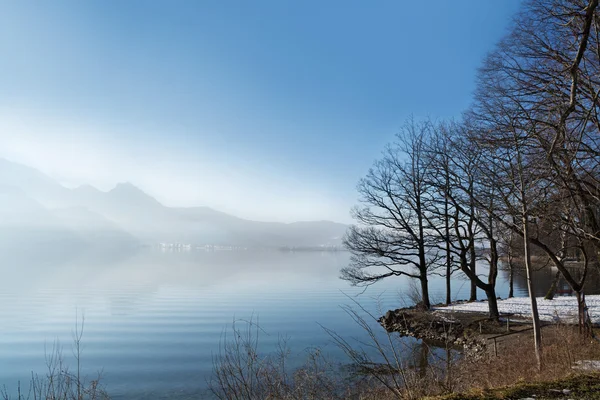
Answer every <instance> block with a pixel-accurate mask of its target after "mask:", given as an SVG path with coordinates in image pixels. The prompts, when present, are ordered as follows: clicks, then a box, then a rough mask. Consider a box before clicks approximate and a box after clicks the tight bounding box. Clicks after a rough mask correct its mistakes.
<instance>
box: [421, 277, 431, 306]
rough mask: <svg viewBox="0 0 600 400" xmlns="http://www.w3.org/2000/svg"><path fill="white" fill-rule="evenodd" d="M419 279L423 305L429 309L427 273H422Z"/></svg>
mask: <svg viewBox="0 0 600 400" xmlns="http://www.w3.org/2000/svg"><path fill="white" fill-rule="evenodd" d="M419 280H420V281H421V295H422V296H423V299H422V301H423V307H424V308H425V309H426V310H429V309H430V308H431V303H430V301H429V282H428V281H427V273H425V274H422V275H421V278H420V279H419Z"/></svg>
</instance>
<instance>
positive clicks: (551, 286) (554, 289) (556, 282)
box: [544, 271, 560, 300]
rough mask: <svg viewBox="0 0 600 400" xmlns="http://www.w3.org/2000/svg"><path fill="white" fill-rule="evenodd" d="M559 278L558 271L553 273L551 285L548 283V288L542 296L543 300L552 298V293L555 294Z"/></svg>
mask: <svg viewBox="0 0 600 400" xmlns="http://www.w3.org/2000/svg"><path fill="white" fill-rule="evenodd" d="M559 279H560V271H556V275H554V279H553V280H552V285H550V289H548V292H547V293H546V296H545V297H544V299H545V300H553V299H554V295H555V294H556V287H557V286H558V280H559Z"/></svg>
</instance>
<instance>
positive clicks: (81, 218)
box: [0, 158, 347, 248]
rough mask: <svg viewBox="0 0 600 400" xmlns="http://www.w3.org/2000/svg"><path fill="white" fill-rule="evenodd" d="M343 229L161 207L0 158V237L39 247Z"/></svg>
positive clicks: (292, 235) (237, 239)
mask: <svg viewBox="0 0 600 400" xmlns="http://www.w3.org/2000/svg"><path fill="white" fill-rule="evenodd" d="M15 210H19V212H15ZM32 215H33V216H35V217H31V216H32ZM346 228H347V227H346V225H344V224H339V223H335V222H330V221H308V222H294V223H279V222H260V221H251V220H246V219H243V218H239V217H236V216H233V215H229V214H226V213H223V212H220V211H217V210H214V209H212V208H209V207H189V208H182V207H167V206H164V205H163V204H161V203H160V202H159V201H157V200H156V199H155V198H154V197H152V196H150V195H148V194H147V193H145V192H144V191H143V190H141V189H140V188H138V187H137V186H135V185H133V184H132V183H129V182H127V183H119V184H117V185H116V186H115V187H114V188H113V189H112V190H110V191H108V192H104V191H101V190H99V189H96V188H94V187H93V186H90V185H83V186H80V187H77V188H75V189H69V188H66V187H64V186H62V185H61V184H60V183H58V182H57V181H55V180H54V179H52V178H50V177H49V176H47V175H45V174H43V173H42V172H41V171H38V170H37V169H35V168H31V167H28V166H25V165H22V164H18V163H14V162H11V161H8V160H6V159H2V158H0V240H2V239H6V242H5V243H12V242H14V241H15V238H16V237H19V238H21V239H18V240H21V241H22V240H24V239H22V238H26V237H27V232H34V231H35V232H36V235H37V236H36V235H33V234H32V235H33V236H32V237H36V238H37V239H36V240H37V241H40V237H39V236H40V235H42V236H43V233H44V232H46V233H47V238H46V239H43V240H42V241H43V242H44V241H45V243H46V244H48V243H56V242H57V238H61V237H65V238H68V240H70V241H72V242H73V243H76V242H77V245H80V243H88V244H98V243H102V244H105V245H107V244H132V243H139V244H147V245H153V244H158V243H182V244H191V245H194V246H201V245H223V246H243V247H304V248H309V247H323V246H327V247H335V246H340V245H341V239H342V236H343V235H344V233H345V231H346ZM17 232H19V235H21V236H19V235H17V234H16V233H17ZM65 240H67V239H65ZM59 242H60V240H59Z"/></svg>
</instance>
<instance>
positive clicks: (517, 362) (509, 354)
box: [456, 325, 600, 390]
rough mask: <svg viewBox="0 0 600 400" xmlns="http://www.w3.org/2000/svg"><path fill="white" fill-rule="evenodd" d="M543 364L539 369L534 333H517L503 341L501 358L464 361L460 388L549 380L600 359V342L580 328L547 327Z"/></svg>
mask: <svg viewBox="0 0 600 400" xmlns="http://www.w3.org/2000/svg"><path fill="white" fill-rule="evenodd" d="M542 338H543V342H542V343H543V349H542V357H543V366H542V369H541V370H538V368H537V365H536V360H535V357H534V355H533V338H532V337H531V333H530V332H524V333H522V334H518V335H514V336H513V338H512V339H511V340H510V341H507V342H506V343H504V344H503V348H502V349H501V351H500V352H499V355H498V357H495V356H493V355H491V354H490V355H489V356H487V357H485V358H483V359H481V360H478V361H477V362H470V361H468V360H463V361H461V362H460V363H459V365H457V367H456V370H457V371H456V379H457V380H458V382H456V387H457V388H459V389H460V390H469V389H489V388H495V387H502V386H507V385H513V384H515V383H532V382H547V381H552V380H556V379H561V378H565V377H566V376H568V375H569V374H571V373H573V370H572V366H573V364H574V362H575V361H578V360H600V342H598V341H597V340H595V339H592V338H589V337H588V338H585V337H583V336H581V335H579V334H578V332H577V328H576V327H573V326H565V325H552V326H547V327H545V328H544V329H543V330H542Z"/></svg>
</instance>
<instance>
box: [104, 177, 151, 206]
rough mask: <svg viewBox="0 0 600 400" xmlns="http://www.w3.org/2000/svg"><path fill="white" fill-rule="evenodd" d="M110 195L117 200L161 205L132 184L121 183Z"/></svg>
mask: <svg viewBox="0 0 600 400" xmlns="http://www.w3.org/2000/svg"><path fill="white" fill-rule="evenodd" d="M108 194H109V195H110V196H116V198H126V199H129V200H131V201H135V202H138V203H139V204H140V205H142V204H150V203H151V204H152V205H160V203H159V202H158V201H157V200H156V199H155V198H154V197H152V196H150V195H149V194H148V193H146V192H144V191H143V190H142V189H140V188H139V187H137V186H135V185H134V184H133V183H131V182H121V183H117V185H116V186H115V187H114V188H113V189H111V190H110V191H109V192H108Z"/></svg>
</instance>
